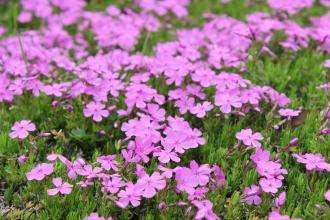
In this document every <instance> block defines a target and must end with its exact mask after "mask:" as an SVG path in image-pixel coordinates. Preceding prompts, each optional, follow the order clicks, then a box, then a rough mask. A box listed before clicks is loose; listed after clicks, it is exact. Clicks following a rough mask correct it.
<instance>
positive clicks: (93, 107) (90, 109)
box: [84, 102, 109, 122]
mask: <svg viewBox="0 0 330 220" xmlns="http://www.w3.org/2000/svg"><path fill="white" fill-rule="evenodd" d="M84 116H85V117H92V118H93V120H94V121H96V122H100V121H102V118H104V117H108V116H109V112H108V110H107V109H105V105H103V104H101V103H98V102H90V103H88V104H87V105H86V107H85V109H84Z"/></svg>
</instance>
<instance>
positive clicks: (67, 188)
mask: <svg viewBox="0 0 330 220" xmlns="http://www.w3.org/2000/svg"><path fill="white" fill-rule="evenodd" d="M52 182H53V184H54V186H55V188H53V189H48V190H47V194H48V195H50V196H54V195H56V194H58V193H59V194H62V195H68V194H70V193H71V191H72V185H71V184H69V183H67V182H63V181H62V178H60V177H58V178H53V180H52Z"/></svg>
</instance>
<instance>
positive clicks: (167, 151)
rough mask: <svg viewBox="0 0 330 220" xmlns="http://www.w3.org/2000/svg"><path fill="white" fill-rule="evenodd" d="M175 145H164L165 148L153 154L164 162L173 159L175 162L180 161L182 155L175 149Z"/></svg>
mask: <svg viewBox="0 0 330 220" xmlns="http://www.w3.org/2000/svg"><path fill="white" fill-rule="evenodd" d="M173 149H174V147H170V146H164V150H160V151H159V152H155V153H154V154H153V155H154V156H156V157H158V160H159V161H160V162H162V163H168V162H170V161H171V160H172V161H174V162H177V163H178V162H180V157H178V155H177V154H176V153H175V152H174V151H173Z"/></svg>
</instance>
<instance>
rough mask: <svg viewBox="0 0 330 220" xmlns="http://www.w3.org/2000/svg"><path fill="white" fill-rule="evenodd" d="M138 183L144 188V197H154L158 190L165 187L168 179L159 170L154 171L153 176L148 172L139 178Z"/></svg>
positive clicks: (138, 185)
mask: <svg viewBox="0 0 330 220" xmlns="http://www.w3.org/2000/svg"><path fill="white" fill-rule="evenodd" d="M136 185H137V187H139V188H140V189H141V190H142V193H141V195H142V196H143V197H145V198H152V197H154V196H155V195H156V192H157V190H162V189H164V188H165V186H166V181H165V180H164V178H163V177H162V176H161V175H160V174H159V173H158V172H154V173H153V174H152V175H151V176H149V175H147V174H146V175H144V176H143V177H141V178H140V179H138V181H137V183H136Z"/></svg>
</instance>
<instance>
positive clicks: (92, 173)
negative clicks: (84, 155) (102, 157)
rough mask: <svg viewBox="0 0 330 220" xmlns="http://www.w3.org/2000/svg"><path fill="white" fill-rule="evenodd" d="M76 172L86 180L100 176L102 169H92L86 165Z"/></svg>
mask: <svg viewBox="0 0 330 220" xmlns="http://www.w3.org/2000/svg"><path fill="white" fill-rule="evenodd" d="M76 172H77V173H78V174H79V175H81V176H85V177H86V178H87V179H93V178H95V177H99V176H101V175H102V168H100V167H94V168H93V167H92V165H90V164H87V165H84V166H83V167H82V168H81V169H78V170H76Z"/></svg>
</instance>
